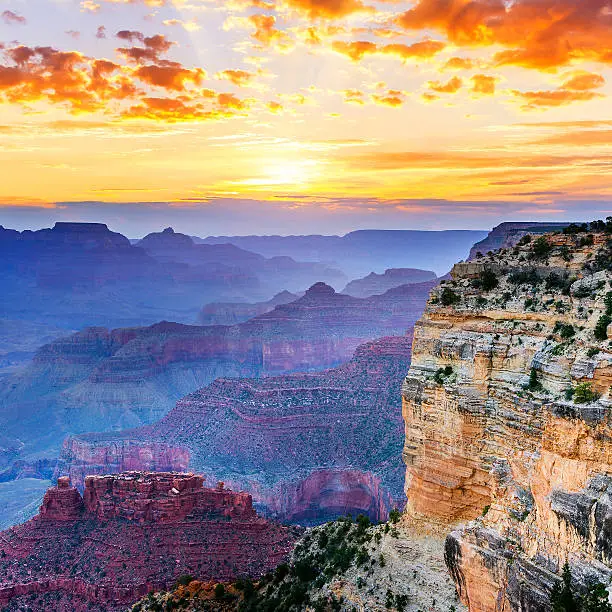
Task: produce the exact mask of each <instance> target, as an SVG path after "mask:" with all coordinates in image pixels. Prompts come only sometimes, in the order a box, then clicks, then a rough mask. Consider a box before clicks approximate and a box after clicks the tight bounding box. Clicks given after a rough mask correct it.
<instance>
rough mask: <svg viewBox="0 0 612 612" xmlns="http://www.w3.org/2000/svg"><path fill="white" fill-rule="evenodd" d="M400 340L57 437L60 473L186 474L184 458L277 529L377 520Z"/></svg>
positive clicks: (391, 481) (396, 468)
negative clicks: (310, 369)
mask: <svg viewBox="0 0 612 612" xmlns="http://www.w3.org/2000/svg"><path fill="white" fill-rule="evenodd" d="M410 344H411V337H410V336H405V337H389V338H382V339H379V340H376V341H373V342H370V343H368V344H365V345H363V346H361V347H359V348H358V349H357V351H356V352H355V356H354V358H353V359H352V360H351V361H349V362H348V363H347V364H345V365H343V366H340V367H338V368H334V369H331V370H326V371H324V372H320V373H311V374H292V375H286V376H278V377H266V378H261V379H258V380H256V379H219V380H217V381H215V382H214V383H212V384H211V385H209V386H208V387H205V388H203V389H201V390H199V391H197V392H195V393H192V394H191V395H188V396H187V397H185V398H183V399H182V400H180V401H179V402H178V403H177V405H176V407H175V408H174V409H173V410H172V411H171V412H170V413H169V414H168V415H167V416H166V417H165V418H164V419H162V420H161V421H160V422H159V423H156V424H154V425H152V426H150V427H145V428H141V429H135V430H131V431H128V432H125V433H121V434H103V435H99V434H86V435H82V436H77V437H73V438H71V439H69V440H67V441H66V442H65V444H64V448H63V450H62V454H61V457H60V464H59V472H60V473H62V474H69V475H70V476H71V478H72V479H73V481H74V482H77V483H82V481H83V477H84V475H85V474H88V473H99V472H106V471H110V470H117V469H118V470H122V469H126V468H127V467H128V466H129V467H131V468H135V467H137V466H138V461H142V462H143V464H142V466H141V468H142V467H147V468H148V467H149V466H151V465H152V463H153V462H156V461H157V462H161V464H167V463H168V462H170V461H175V462H176V463H175V465H176V466H177V468H178V467H179V466H180V467H181V469H184V468H186V467H187V460H188V462H189V465H190V468H191V469H197V470H198V471H199V472H202V473H205V474H207V475H209V476H210V477H211V478H214V479H219V480H224V481H225V482H228V483H230V484H231V485H232V486H234V487H237V488H242V489H245V490H248V491H249V492H251V493H252V494H253V498H254V500H255V502H256V503H257V504H258V506H259V507H261V508H262V509H264V510H265V511H266V513H268V514H271V515H273V516H277V517H279V518H283V519H284V520H287V521H292V522H301V523H304V522H306V523H308V522H321V521H322V520H325V519H327V518H331V517H335V516H338V515H340V514H344V513H346V512H352V513H353V514H357V513H360V512H362V513H365V514H368V515H369V516H371V517H372V518H373V519H377V520H379V519H382V518H385V517H386V516H387V513H388V511H389V510H390V509H391V508H392V507H393V505H402V502H401V498H402V483H403V469H402V464H401V459H400V451H401V445H402V439H403V422H402V418H401V402H400V396H399V389H400V385H401V381H402V378H403V376H404V374H405V372H406V369H407V368H408V364H409V362H410Z"/></svg>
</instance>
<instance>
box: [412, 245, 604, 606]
mask: <svg viewBox="0 0 612 612" xmlns="http://www.w3.org/2000/svg"><path fill="white" fill-rule="evenodd" d="M610 261H612V259H611V247H610V237H609V235H606V234H597V233H594V234H592V235H590V236H585V235H584V234H582V235H580V234H579V235H576V236H572V235H565V234H549V235H546V236H545V237H544V238H543V239H541V240H538V241H535V240H531V241H530V240H529V239H523V240H522V241H519V244H518V245H517V246H515V247H513V248H512V249H502V250H501V251H499V252H497V253H495V254H491V255H489V256H486V257H480V258H477V259H475V260H474V261H472V262H469V263H464V264H458V265H456V266H455V268H454V269H453V272H452V280H451V281H447V282H444V283H442V284H441V286H440V287H439V288H437V289H435V290H434V291H433V292H432V295H431V297H430V300H429V302H428V305H427V307H426V310H425V313H424V315H423V317H422V319H421V321H419V322H418V323H417V324H416V326H415V339H414V345H413V357H412V363H411V367H410V370H409V373H408V376H407V377H406V379H405V382H404V385H403V392H402V393H403V413H404V418H405V422H406V440H405V446H404V453H403V455H404V460H405V462H406V465H407V470H406V485H405V488H406V495H407V498H408V504H407V508H408V511H409V513H410V514H411V515H412V516H413V517H416V518H418V517H423V518H427V519H428V520H431V519H433V520H437V521H439V522H440V523H442V524H443V525H447V526H450V527H451V528H453V526H456V525H458V524H459V523H461V522H464V521H466V520H472V522H470V523H469V524H468V525H467V526H465V527H457V528H454V530H453V531H452V533H451V534H450V535H449V537H448V539H447V544H446V557H447V563H448V565H449V569H450V571H451V575H452V576H453V578H454V580H455V583H456V586H457V590H458V592H459V594H460V596H461V598H462V600H463V601H464V603H466V604H467V605H468V606H469V608H470V610H472V611H477V612H480V611H482V612H493V611H494V610H543V609H547V608H548V606H549V597H550V591H551V588H552V585H553V584H554V583H555V582H556V580H557V579H558V574H559V572H560V568H561V566H562V565H563V564H564V563H565V561H568V562H569V564H570V566H571V570H572V573H573V575H574V579H575V583H576V585H575V586H576V588H577V590H580V589H581V588H583V587H584V586H586V585H588V584H589V583H591V582H594V581H601V582H604V583H605V584H607V583H608V582H609V578H610V576H611V575H612V564H611V561H610V554H609V531H608V529H609V526H608V523H609V516H610V512H611V502H610V497H609V495H610V493H612V489H611V488H610V482H611V479H612V476H611V475H612V444H610V440H611V434H612V430H611V426H612V424H611V423H610V418H609V415H610V406H611V397H610V385H611V383H612V350H611V348H610V342H609V338H608V339H606V340H601V339H598V337H601V334H602V330H601V328H602V326H603V334H605V333H606V331H605V325H604V323H605V322H606V320H607V319H606V316H607V315H606V311H609V310H610V309H611V308H612V292H611V289H612V286H611V279H612V273H611V269H610ZM609 314H610V313H609ZM602 321H603V323H602ZM597 330H599V331H597Z"/></svg>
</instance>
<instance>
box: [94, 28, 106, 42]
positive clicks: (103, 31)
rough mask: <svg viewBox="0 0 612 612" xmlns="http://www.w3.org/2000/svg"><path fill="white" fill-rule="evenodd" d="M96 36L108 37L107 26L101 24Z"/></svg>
mask: <svg viewBox="0 0 612 612" xmlns="http://www.w3.org/2000/svg"><path fill="white" fill-rule="evenodd" d="M96 38H98V39H103V38H106V28H105V27H104V26H103V25H101V26H99V27H98V29H97V30H96Z"/></svg>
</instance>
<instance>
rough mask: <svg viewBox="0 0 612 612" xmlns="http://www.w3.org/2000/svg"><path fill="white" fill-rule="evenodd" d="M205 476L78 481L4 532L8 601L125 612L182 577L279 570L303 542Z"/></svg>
mask: <svg viewBox="0 0 612 612" xmlns="http://www.w3.org/2000/svg"><path fill="white" fill-rule="evenodd" d="M203 482H204V479H203V477H202V476H198V475H195V474H192V473H190V474H181V473H147V472H125V473H122V474H115V475H111V476H89V477H87V478H86V482H85V492H84V495H83V497H81V495H80V494H79V492H78V490H77V489H76V488H74V487H72V486H71V484H70V481H69V479H68V478H60V479H59V480H58V485H57V487H53V488H51V489H50V490H49V491H48V492H47V494H46V495H45V499H44V501H43V505H42V506H41V509H40V514H39V515H38V516H37V517H35V518H33V519H31V520H30V521H28V522H27V523H24V524H23V525H20V526H18V527H13V528H12V529H9V530H7V531H4V532H2V533H0V605H2V606H9V605H10V606H12V608H11V609H17V608H18V607H19V605H20V604H26V603H27V608H28V609H29V610H33V611H42V610H49V609H53V610H57V611H59V612H72V611H75V610H79V611H80V610H86V609H94V610H98V609H100V610H106V611H111V612H112V611H115V610H124V609H125V607H126V606H127V605H128V604H130V603H133V602H135V601H136V600H137V599H139V598H140V597H142V596H143V595H145V594H146V593H148V592H150V591H151V590H154V589H163V588H168V587H170V586H171V585H172V584H173V583H174V581H175V580H176V579H177V578H178V577H179V576H181V575H185V574H192V575H198V576H201V577H203V578H204V579H216V580H228V579H232V578H236V577H238V576H244V575H249V576H253V577H257V576H259V575H261V574H263V573H265V572H266V571H268V570H270V569H273V568H274V567H275V566H276V565H278V563H280V562H281V561H282V560H283V559H284V558H285V557H286V555H287V554H288V553H289V551H290V550H291V548H292V545H293V542H294V541H295V539H296V537H297V532H294V531H292V530H290V529H288V528H286V527H282V526H280V525H277V524H273V523H269V522H267V521H265V520H264V519H262V518H260V517H258V516H257V515H256V513H255V511H254V510H253V507H252V501H251V496H250V495H248V494H246V493H236V492H233V491H230V490H227V489H226V488H225V487H224V486H223V483H219V484H218V485H217V486H216V487H215V488H213V489H209V488H204V487H203Z"/></svg>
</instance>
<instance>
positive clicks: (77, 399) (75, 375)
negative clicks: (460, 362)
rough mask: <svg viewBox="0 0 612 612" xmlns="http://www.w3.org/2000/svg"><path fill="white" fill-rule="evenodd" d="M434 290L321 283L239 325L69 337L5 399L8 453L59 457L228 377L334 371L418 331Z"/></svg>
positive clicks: (100, 331)
mask: <svg viewBox="0 0 612 612" xmlns="http://www.w3.org/2000/svg"><path fill="white" fill-rule="evenodd" d="M431 286H432V283H426V284H417V285H405V286H402V287H399V288H396V289H393V290H391V291H389V292H387V293H385V294H384V295H381V296H374V297H371V298H367V299H359V298H353V297H351V296H347V295H340V294H338V293H336V292H335V291H334V290H333V288H332V287H330V286H329V285H325V284H324V283H317V284H315V285H313V286H312V287H311V288H310V289H309V290H308V291H307V292H306V294H305V295H304V296H302V297H301V298H299V299H297V300H295V301H293V302H291V303H288V304H281V305H279V306H277V307H275V308H274V309H273V310H272V311H271V312H268V313H265V314H263V315H260V316H258V317H255V318H254V319H250V320H249V321H246V322H244V323H241V324H239V325H235V326H230V327H228V326H195V325H183V324H179V323H170V322H165V321H164V322H161V323H157V324H155V325H152V326H150V327H144V328H142V327H137V328H121V329H116V330H108V329H105V328H89V329H86V330H84V331H82V332H79V333H77V334H74V335H72V336H69V337H67V338H62V339H61V340H58V341H56V342H53V343H51V344H48V345H46V346H44V347H42V348H41V349H40V351H39V352H38V353H37V355H36V357H35V359H34V361H33V363H32V365H31V367H29V368H28V369H27V370H25V371H23V372H21V373H19V374H17V375H15V376H14V377H12V378H10V379H9V380H8V381H7V384H6V385H4V388H3V389H2V390H1V391H0V407H1V408H2V410H1V411H0V414H1V416H0V424H1V425H2V427H3V433H4V435H5V436H6V437H7V438H10V439H12V441H13V443H12V444H11V443H10V442H9V443H8V444H7V446H11V447H15V448H16V449H18V450H17V451H16V452H15V453H7V455H8V457H7V461H9V460H11V459H12V460H20V459H24V458H26V459H27V458H28V457H29V456H32V455H34V456H40V453H41V451H43V452H45V451H46V452H47V453H48V455H47V456H49V457H52V456H54V455H55V456H57V452H58V451H59V448H60V445H61V442H62V440H63V439H64V437H65V436H66V435H70V434H76V433H81V432H86V431H104V430H119V429H129V428H131V427H137V426H139V425H142V424H148V423H152V422H154V421H155V420H157V419H160V418H162V417H163V416H164V415H165V414H166V413H167V412H168V411H169V410H170V409H171V408H172V406H173V405H174V403H175V402H176V401H177V400H178V399H179V398H180V397H183V396H184V395H186V394H188V393H190V392H192V391H195V390H196V389H198V388H200V387H203V386H204V385H207V384H209V383H211V382H212V381H213V380H214V379H216V378H218V377H230V376H232V377H259V376H264V375H265V376H269V375H273V374H283V373H286V372H293V371H316V370H322V369H325V368H329V367H333V366H335V365H337V364H339V363H342V362H345V361H347V360H348V359H350V357H351V356H352V354H353V352H354V351H355V348H356V347H357V346H359V345H360V344H361V343H363V342H366V341H368V340H371V339H373V338H377V337H381V336H386V335H389V334H391V335H396V334H403V333H404V332H405V331H406V330H407V329H410V328H411V326H412V324H413V323H414V321H415V320H416V319H417V318H418V317H419V316H420V314H421V312H422V309H423V306H424V304H425V301H426V299H427V295H428V292H429V289H430V288H431ZM49 423H53V427H52V428H50V427H49ZM0 467H2V466H0Z"/></svg>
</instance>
